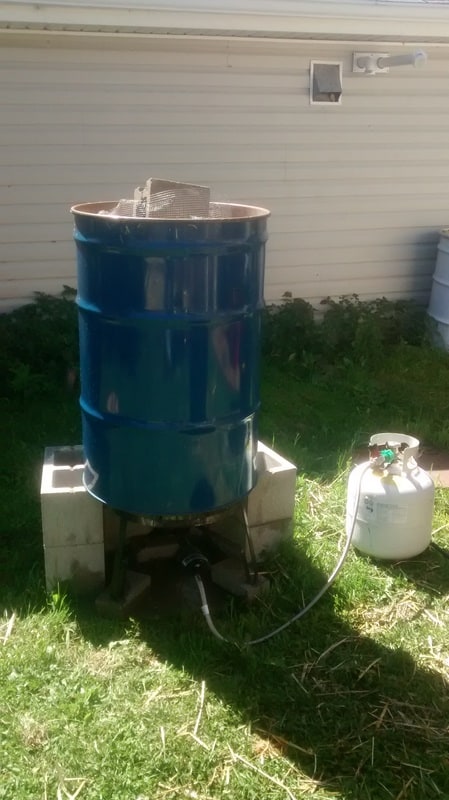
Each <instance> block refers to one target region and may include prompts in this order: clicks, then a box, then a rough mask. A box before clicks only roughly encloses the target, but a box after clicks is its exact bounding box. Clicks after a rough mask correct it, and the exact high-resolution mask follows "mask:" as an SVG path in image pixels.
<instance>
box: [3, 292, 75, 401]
mask: <svg viewBox="0 0 449 800" xmlns="http://www.w3.org/2000/svg"><path fill="white" fill-rule="evenodd" d="M74 299H75V290H74V289H71V288H70V287H64V290H63V292H62V293H61V294H60V295H58V296H52V295H47V294H42V293H40V292H37V293H36V296H35V300H34V301H33V302H32V303H29V304H27V305H25V306H22V307H20V308H18V309H15V310H14V311H12V312H10V313H9V314H3V315H1V316H0V341H1V348H0V383H1V385H2V386H3V387H5V393H6V394H7V395H11V396H14V397H16V396H22V397H25V398H28V397H30V396H31V395H32V394H42V393H45V392H47V391H51V390H52V388H53V385H54V383H55V382H56V383H59V384H60V385H62V384H63V383H64V381H65V380H66V378H67V376H68V375H69V374H71V371H73V370H76V367H77V363H78V328H77V316H76V306H75V302H74Z"/></svg>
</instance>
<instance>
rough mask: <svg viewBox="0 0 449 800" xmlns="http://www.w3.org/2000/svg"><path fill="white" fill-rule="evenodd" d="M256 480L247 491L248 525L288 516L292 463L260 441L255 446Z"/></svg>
mask: <svg viewBox="0 0 449 800" xmlns="http://www.w3.org/2000/svg"><path fill="white" fill-rule="evenodd" d="M256 465H257V482H256V485H255V487H254V489H253V490H252V491H251V492H250V493H249V495H248V501H247V514H248V524H249V526H250V528H252V527H253V526H254V525H263V524H265V523H266V522H273V521H274V520H280V519H289V518H291V517H292V516H293V513H294V509H295V493H296V467H295V465H294V464H291V463H290V461H287V460H286V459H285V458H283V457H282V456H280V455H279V454H278V453H276V452H275V451H274V450H271V448H269V447H267V446H266V445H265V444H263V442H259V443H258V447H257V461H256Z"/></svg>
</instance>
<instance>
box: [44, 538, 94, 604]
mask: <svg viewBox="0 0 449 800" xmlns="http://www.w3.org/2000/svg"><path fill="white" fill-rule="evenodd" d="M44 557H45V582H46V586H47V590H48V591H51V590H52V589H54V588H55V587H56V586H57V585H58V584H59V583H66V584H68V585H69V586H70V589H72V590H73V591H74V592H76V593H77V594H89V593H90V592H93V591H95V590H98V589H102V588H103V586H104V547H103V545H102V544H80V545H75V546H68V545H65V546H64V547H48V546H47V545H44Z"/></svg>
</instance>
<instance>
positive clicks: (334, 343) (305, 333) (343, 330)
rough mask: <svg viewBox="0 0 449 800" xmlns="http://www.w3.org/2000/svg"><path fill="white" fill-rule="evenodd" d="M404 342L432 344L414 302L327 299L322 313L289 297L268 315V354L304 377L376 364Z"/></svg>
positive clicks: (423, 315) (265, 344)
mask: <svg viewBox="0 0 449 800" xmlns="http://www.w3.org/2000/svg"><path fill="white" fill-rule="evenodd" d="M400 343H405V344H409V345H412V346H414V347H419V346H421V345H423V344H426V345H428V344H429V343H430V331H429V320H428V317H427V314H426V312H425V310H424V309H423V308H422V307H421V306H419V305H418V304H417V303H415V302H413V301H408V300H398V301H391V300H387V299H386V298H384V297H382V298H378V299H375V300H368V301H362V300H360V299H359V297H358V296H357V295H349V296H343V297H340V298H339V299H338V300H335V299H333V298H330V297H327V298H325V299H323V300H322V301H321V307H320V309H318V310H317V309H314V308H313V307H312V306H311V305H310V303H308V302H306V301H305V300H302V299H299V298H293V297H291V296H290V295H288V294H287V295H285V296H284V298H283V302H282V304H281V305H280V306H273V305H272V306H269V307H268V308H267V309H266V311H265V315H264V324H263V349H264V353H265V354H266V355H267V356H268V357H270V358H271V359H276V360H278V361H280V362H283V363H284V364H289V365H290V366H291V369H293V370H295V371H299V373H300V374H310V373H312V372H314V371H316V372H321V373H324V374H327V372H328V371H329V370H331V371H332V373H333V372H334V370H335V367H347V366H349V365H351V364H354V363H355V364H359V365H370V364H375V363H378V362H379V361H380V360H382V358H384V356H385V354H386V352H387V351H388V349H389V348H391V347H393V346H395V345H398V344H400Z"/></svg>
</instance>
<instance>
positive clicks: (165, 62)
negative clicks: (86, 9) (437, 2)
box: [0, 34, 449, 308]
mask: <svg viewBox="0 0 449 800" xmlns="http://www.w3.org/2000/svg"><path fill="white" fill-rule="evenodd" d="M363 49H364V48H363V47H361V46H360V43H359V44H357V42H354V43H352V44H347V43H341V44H340V43H327V44H326V43H323V42H320V43H304V42H269V41H264V42H261V41H237V40H232V41H231V40H218V41H217V40H215V41H214V40H199V39H196V40H189V39H146V38H144V37H141V38H140V39H138V40H137V39H126V38H116V39H115V40H114V39H112V38H108V39H102V38H101V37H95V36H92V37H90V38H89V37H88V36H82V35H71V36H65V37H64V36H61V37H58V36H54V35H53V36H52V35H47V36H44V35H38V34H36V35H33V34H27V35H24V36H23V37H21V38H19V37H18V36H15V35H10V36H8V35H5V36H4V38H3V39H2V40H0V104H1V109H2V124H1V126H0V302H1V303H3V308H5V307H7V306H9V305H12V304H17V303H18V302H23V301H24V300H25V299H26V298H28V297H30V295H31V293H32V292H33V291H44V292H47V291H50V292H56V291H59V290H60V289H61V288H62V285H63V284H69V285H74V284H75V272H76V267H75V248H74V244H73V242H72V221H71V216H70V212H69V210H70V206H71V205H72V204H75V203H79V202H83V201H89V200H92V201H94V200H108V199H110V200H114V199H119V198H120V197H124V196H127V195H130V194H131V193H132V192H133V189H134V187H135V186H136V185H139V184H140V183H142V181H143V180H145V179H146V178H148V177H150V176H155V177H166V178H172V179H175V180H181V181H183V180H185V181H189V182H197V183H201V184H207V185H209V186H210V187H211V190H212V196H213V199H216V200H224V201H232V202H242V203H251V204H254V205H261V206H265V207H267V208H269V209H270V210H271V212H272V216H271V218H270V220H269V233H270V239H269V243H268V248H267V272H266V292H265V294H266V298H267V300H268V301H275V300H279V299H280V298H281V297H282V295H283V294H284V292H291V294H292V295H293V296H296V297H303V298H305V299H308V300H310V301H312V302H313V303H318V302H319V301H320V300H321V299H322V298H323V297H325V296H327V295H332V296H339V295H341V294H349V293H356V294H358V295H359V296H360V297H362V298H369V297H378V296H383V295H385V296H386V297H390V298H399V297H401V298H406V297H414V298H416V299H418V300H420V301H422V302H424V303H425V302H427V299H428V296H429V291H430V286H431V277H432V273H433V269H434V262H435V255H436V244H437V241H438V232H439V230H440V229H441V228H442V227H445V226H447V225H449V146H448V141H449V106H448V105H447V103H446V102H445V101H444V98H445V92H446V88H447V76H448V72H449V49H447V48H443V47H433V46H431V45H429V46H426V50H427V52H428V55H429V60H428V62H427V65H426V66H425V67H424V69H422V70H419V71H418V70H414V69H413V68H411V67H403V68H398V69H395V70H391V71H390V73H389V74H388V75H377V76H366V75H353V74H352V72H351V65H352V52H353V50H363ZM376 49H379V50H380V51H385V44H384V45H383V46H382V47H379V48H376ZM386 51H387V52H388V51H390V52H391V53H396V52H400V48H398V47H393V46H388V47H387V50H386ZM320 59H323V60H332V61H334V60H336V61H342V62H343V100H342V105H341V106H336V107H329V106H323V107H319V106H311V105H310V104H309V64H310V61H311V60H315V61H316V60H318V61H319V60H320Z"/></svg>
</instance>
